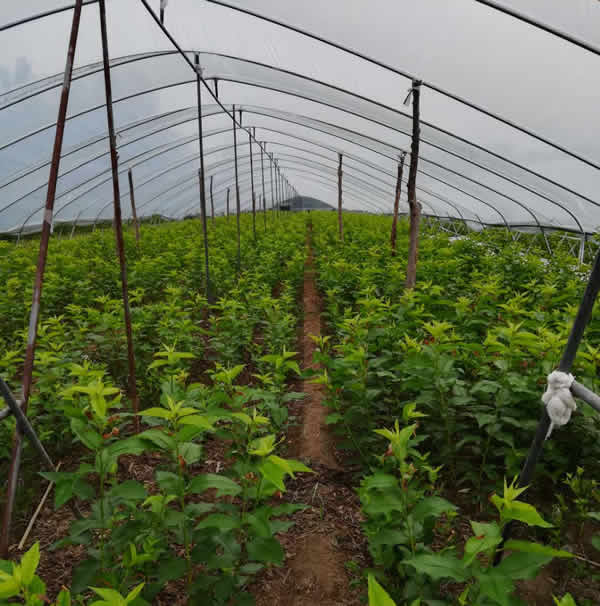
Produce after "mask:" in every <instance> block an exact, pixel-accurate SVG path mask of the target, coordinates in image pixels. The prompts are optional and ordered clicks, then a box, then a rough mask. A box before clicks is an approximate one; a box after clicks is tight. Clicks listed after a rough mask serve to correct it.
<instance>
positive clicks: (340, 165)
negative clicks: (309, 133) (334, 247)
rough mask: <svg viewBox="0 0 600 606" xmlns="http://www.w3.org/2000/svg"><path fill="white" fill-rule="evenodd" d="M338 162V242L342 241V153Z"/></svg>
mask: <svg viewBox="0 0 600 606" xmlns="http://www.w3.org/2000/svg"><path fill="white" fill-rule="evenodd" d="M338 156H339V160H340V163H339V165H338V227H339V232H340V242H343V241H344V222H343V220H342V174H343V171H342V158H343V156H342V154H338Z"/></svg>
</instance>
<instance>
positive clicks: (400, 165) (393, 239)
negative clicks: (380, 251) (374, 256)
mask: <svg viewBox="0 0 600 606" xmlns="http://www.w3.org/2000/svg"><path fill="white" fill-rule="evenodd" d="M405 158H406V152H402V153H401V154H400V158H399V161H398V178H397V180H396V196H395V198H394V216H393V218H392V232H391V234H390V244H391V245H392V257H395V256H396V233H397V230H398V209H399V207H400V194H401V192H402V172H403V171H404V160H405Z"/></svg>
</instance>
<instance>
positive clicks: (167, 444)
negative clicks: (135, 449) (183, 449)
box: [138, 429, 175, 451]
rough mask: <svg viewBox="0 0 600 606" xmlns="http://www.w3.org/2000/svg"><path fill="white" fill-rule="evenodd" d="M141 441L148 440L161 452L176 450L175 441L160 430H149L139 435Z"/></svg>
mask: <svg viewBox="0 0 600 606" xmlns="http://www.w3.org/2000/svg"><path fill="white" fill-rule="evenodd" d="M138 438H139V439H140V440H147V441H148V442H150V443H152V444H153V445H154V446H157V447H158V448H160V449H161V450H168V451H172V450H175V440H174V439H173V438H172V437H171V436H169V435H167V434H166V433H165V432H164V431H162V430H160V429H148V430H146V431H144V432H142V433H140V434H139V435H138Z"/></svg>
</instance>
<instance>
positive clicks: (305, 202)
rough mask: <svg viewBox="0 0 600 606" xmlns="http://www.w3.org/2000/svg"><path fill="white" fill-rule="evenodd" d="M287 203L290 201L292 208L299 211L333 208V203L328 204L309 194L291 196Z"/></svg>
mask: <svg viewBox="0 0 600 606" xmlns="http://www.w3.org/2000/svg"><path fill="white" fill-rule="evenodd" d="M286 203H289V205H290V210H293V211H298V210H313V209H314V210H317V209H318V210H333V206H331V204H326V203H325V202H323V201H322V200H318V199H317V198H311V197H309V196H296V197H295V198H290V199H289V200H286Z"/></svg>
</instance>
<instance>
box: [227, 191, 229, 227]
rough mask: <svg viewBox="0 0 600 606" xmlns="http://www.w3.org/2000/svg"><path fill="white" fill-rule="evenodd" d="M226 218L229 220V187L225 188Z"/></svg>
mask: <svg viewBox="0 0 600 606" xmlns="http://www.w3.org/2000/svg"><path fill="white" fill-rule="evenodd" d="M227 218H228V219H229V187H228V188H227Z"/></svg>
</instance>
